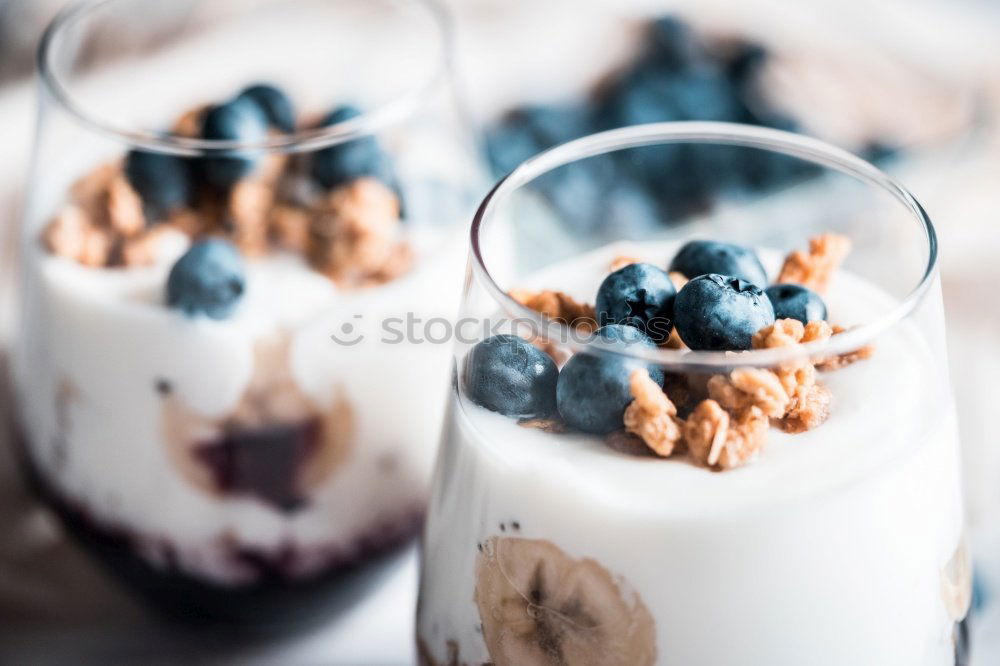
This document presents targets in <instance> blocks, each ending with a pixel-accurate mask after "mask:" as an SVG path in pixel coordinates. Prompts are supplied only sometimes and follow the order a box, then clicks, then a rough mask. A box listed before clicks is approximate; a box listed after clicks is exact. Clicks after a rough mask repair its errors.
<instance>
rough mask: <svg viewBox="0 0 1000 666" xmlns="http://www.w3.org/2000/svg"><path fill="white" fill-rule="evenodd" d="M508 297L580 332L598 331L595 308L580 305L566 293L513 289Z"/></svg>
mask: <svg viewBox="0 0 1000 666" xmlns="http://www.w3.org/2000/svg"><path fill="white" fill-rule="evenodd" d="M508 295H509V296H510V297H511V298H513V299H514V300H515V301H517V302H518V303H520V304H521V305H523V306H525V307H528V308H531V309H532V310H534V311H535V312H538V313H539V314H543V315H545V316H546V317H548V318H549V319H555V320H557V321H562V322H564V323H566V324H567V325H569V326H572V327H574V328H576V329H577V330H578V331H581V332H584V333H590V332H593V331H596V330H597V312H596V311H595V310H594V306H593V305H589V304H587V303H580V302H579V301H577V300H576V299H574V298H573V297H572V296H570V295H569V294H566V293H564V292H561V291H549V290H546V291H530V290H528V289H512V290H511V291H510V293H509V294H508Z"/></svg>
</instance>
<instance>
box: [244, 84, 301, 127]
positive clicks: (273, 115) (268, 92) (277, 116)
mask: <svg viewBox="0 0 1000 666" xmlns="http://www.w3.org/2000/svg"><path fill="white" fill-rule="evenodd" d="M242 98H246V99H249V100H250V101H251V102H253V103H254V104H256V105H257V106H258V107H259V108H260V110H261V111H263V112H264V116H265V117H266V118H267V122H268V124H269V125H270V126H271V127H274V128H277V129H279V130H281V131H282V132H294V131H295V110H294V108H293V107H292V102H291V100H290V99H288V95H286V94H285V93H284V92H283V91H282V90H281V89H279V88H276V87H275V86H272V85H269V84H267V83H258V84H256V85H253V86H250V87H249V88H246V89H245V90H244V91H243V92H241V93H240V94H239V98H238V99H242Z"/></svg>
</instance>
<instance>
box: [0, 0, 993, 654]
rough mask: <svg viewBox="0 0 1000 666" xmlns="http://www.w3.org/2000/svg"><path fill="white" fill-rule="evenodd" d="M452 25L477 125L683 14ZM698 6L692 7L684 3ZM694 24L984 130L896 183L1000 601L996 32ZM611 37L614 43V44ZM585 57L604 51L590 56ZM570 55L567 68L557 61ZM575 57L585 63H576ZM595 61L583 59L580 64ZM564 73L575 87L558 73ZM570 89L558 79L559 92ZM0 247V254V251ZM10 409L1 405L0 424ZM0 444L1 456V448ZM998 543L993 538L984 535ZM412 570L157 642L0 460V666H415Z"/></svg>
mask: <svg viewBox="0 0 1000 666" xmlns="http://www.w3.org/2000/svg"><path fill="white" fill-rule="evenodd" d="M450 4H454V5H456V8H457V11H458V14H459V18H460V27H461V32H460V49H459V54H460V58H459V66H460V70H461V72H462V75H463V81H464V83H465V88H466V90H467V91H468V93H469V95H470V98H471V100H472V103H473V106H474V107H475V109H476V110H477V111H478V113H479V114H480V115H488V114H489V113H490V112H491V111H492V110H494V109H496V108H497V107H498V106H501V105H502V104H503V103H504V102H506V101H507V100H511V99H520V98H524V97H546V96H549V95H556V96H558V95H560V94H562V93H565V92H569V91H572V90H574V89H577V88H579V87H580V84H579V82H580V81H584V80H589V79H592V78H593V77H594V76H596V75H598V74H599V73H601V72H603V71H604V70H605V69H606V67H607V63H608V62H609V61H614V60H617V59H620V58H622V57H624V56H625V54H626V53H627V51H628V49H629V43H630V42H629V33H628V32H627V30H624V29H623V27H624V26H625V24H623V23H622V22H621V21H620V19H619V17H620V16H621V14H622V13H623V12H625V13H632V12H635V11H643V10H648V9H650V8H654V7H655V8H663V7H670V6H675V5H677V4H678V3H664V2H652V1H646V2H643V1H629V2H621V3H611V2H598V1H596V0H588V1H585V2H572V0H546V1H543V2H521V3H511V2H506V1H502V0H485V1H478V0H477V1H476V2H460V1H459V0H453V2H452V3H450ZM680 4H688V5H690V4H693V3H680ZM698 4H699V6H700V7H701V9H700V10H699V11H700V12H702V13H703V15H707V16H709V17H714V20H716V21H721V22H723V23H730V24H731V23H739V24H741V25H748V26H751V28H750V29H751V31H752V32H753V31H756V32H760V33H761V34H766V35H769V36H771V37H773V38H780V37H787V38H788V39H790V40H792V41H795V40H796V39H797V40H798V41H799V42H802V41H803V39H805V41H816V42H817V43H821V44H822V43H837V41H838V39H840V40H841V43H844V41H845V40H846V43H850V42H851V41H852V40H853V41H854V42H856V43H857V44H858V46H859V48H860V47H861V46H865V47H868V46H871V45H872V44H878V45H880V46H881V47H885V48H887V49H890V50H891V51H893V52H894V53H897V54H906V57H907V58H911V59H917V60H920V61H921V62H923V63H924V64H925V65H927V66H930V67H931V68H932V69H933V70H934V71H936V72H938V74H939V75H941V76H943V77H946V78H948V79H949V80H958V79H961V80H963V81H966V82H967V83H968V84H969V85H971V86H975V88H976V89H977V90H978V91H979V92H980V93H981V95H982V103H983V110H982V121H981V123H980V125H979V127H978V129H977V130H976V132H975V134H974V135H972V136H971V137H970V138H968V139H967V140H965V141H960V142H953V143H949V144H947V145H946V146H943V147H942V146H938V147H935V148H934V149H933V150H930V151H927V152H926V153H923V154H918V156H917V157H916V158H915V159H914V160H912V161H910V162H909V163H907V164H904V165H901V167H900V168H899V171H898V173H897V175H898V176H899V177H900V179H901V180H903V182H905V183H906V184H907V185H908V186H909V187H910V188H911V189H912V190H913V191H914V192H915V193H916V194H917V196H918V198H920V199H921V201H922V202H923V203H924V204H925V205H926V207H927V208H928V210H929V212H930V214H931V216H932V218H934V219H935V220H936V223H937V225H938V229H939V232H940V235H941V240H942V277H943V285H944V289H945V297H946V300H947V304H948V325H949V335H950V354H951V363H952V367H953V375H954V385H955V389H956V392H957V395H958V403H959V415H960V418H961V422H962V423H961V426H962V431H963V441H964V445H965V447H966V451H965V459H966V471H967V490H968V493H969V497H970V499H971V502H970V508H971V513H970V519H971V521H970V523H971V526H972V533H973V542H974V547H975V550H976V554H977V565H978V568H979V571H980V574H981V576H982V578H983V580H984V582H985V583H986V585H987V588H988V589H989V588H992V589H995V590H996V594H995V595H994V596H996V597H997V598H998V599H1000V529H998V527H1000V512H998V509H1000V446H998V445H997V441H996V437H995V436H994V434H993V430H994V423H995V422H996V418H995V416H994V413H995V406H994V400H993V398H994V396H993V393H994V390H993V387H994V386H995V384H996V380H995V377H998V376H1000V351H998V345H997V342H998V341H1000V302H998V298H997V296H996V293H997V292H996V285H998V284H1000V223H998V218H1000V131H998V129H1000V128H998V125H1000V114H998V111H997V109H998V105H997V103H996V102H997V99H998V98H1000V96H997V94H996V93H997V91H1000V85H998V83H1000V74H998V72H1000V67H997V66H996V65H997V64H998V63H997V62H996V61H995V59H997V58H998V57H1000V54H998V53H997V52H996V46H995V45H996V43H997V39H996V38H997V36H1000V27H998V25H1000V23H998V22H997V20H996V19H997V16H996V14H995V12H996V10H995V9H993V8H992V7H991V6H990V5H989V4H988V3H975V2H968V3H948V4H945V3H930V2H913V1H911V2H904V1H902V0H899V1H896V0H888V1H885V2H880V3H870V2H844V1H843V0H841V1H839V2H832V1H827V0H809V1H808V2H799V3H791V2H777V1H776V0H761V1H758V2H753V3H751V2H737V3H733V2H721V0H720V1H718V2H702V3H698ZM609 35H610V36H609ZM594 44H600V46H601V48H600V49H595V48H594ZM566 53H573V54H574V58H572V59H569V60H567V58H566V57H565V54H566ZM577 55H579V57H576V56H577ZM588 56H589V57H588ZM567 62H571V63H573V71H569V70H567V69H566V67H567ZM564 73H565V74H566V76H562V74H564ZM33 101H34V100H33V89H32V86H31V85H30V84H18V85H14V86H10V87H8V88H7V89H6V90H4V89H0V121H2V122H0V224H2V225H3V226H0V231H2V232H3V234H4V236H6V235H7V234H8V233H9V231H10V230H11V226H12V224H13V223H14V221H15V220H16V216H17V210H18V205H19V200H20V195H21V193H22V192H23V186H22V182H23V174H24V170H25V168H26V161H27V157H28V154H29V148H30V128H31V118H32V113H33ZM0 238H3V236H0ZM8 250H9V243H0V336H2V335H3V333H4V329H5V328H9V326H10V325H11V323H12V318H11V315H10V313H9V312H8V311H5V310H2V308H4V307H7V304H8V303H9V298H6V297H5V296H4V295H3V293H2V290H3V289H4V288H5V285H6V284H8V282H7V280H5V278H6V277H8V276H7V275H6V273H7V271H8V270H9V268H10V264H11V261H10V256H9V254H6V252H7V251H8ZM4 404H5V401H0V407H2V406H3V405H4ZM2 444H4V443H3V442H0V445H2ZM995 525H997V526H996V527H995ZM416 576H417V568H416V556H415V553H414V552H412V551H411V552H410V553H409V554H408V555H407V556H406V557H405V558H403V559H402V560H401V561H400V562H399V563H398V565H397V567H396V568H395V569H394V570H393V571H392V572H391V574H390V575H389V577H388V578H387V579H386V581H385V584H384V585H383V586H382V587H381V588H380V589H379V590H378V591H377V592H376V593H375V594H374V595H372V596H371V597H370V598H369V599H368V600H366V601H365V602H364V603H363V604H361V605H359V606H358V607H357V608H356V609H354V611H353V612H352V613H350V614H348V615H345V616H343V617H339V618H335V619H333V620H332V621H331V622H330V623H328V624H327V625H325V626H323V627H321V628H319V629H315V630H312V631H310V632H307V633H305V634H302V635H299V636H294V637H289V638H287V639H284V640H282V641H277V642H272V643H268V644H266V645H248V644H246V643H245V641H243V640H233V639H232V638H229V637H225V636H223V635H221V634H219V633H217V632H212V633H194V634H192V633H190V632H185V631H181V630H179V629H177V628H176V627H171V626H168V625H163V624H161V623H160V622H159V621H158V620H156V619H155V618H153V617H152V616H150V615H148V614H147V613H146V612H145V611H144V610H143V609H142V608H140V607H139V606H137V605H136V604H135V603H134V602H133V601H132V600H131V599H129V598H128V597H127V596H126V595H124V594H122V593H121V592H120V591H119V590H118V589H117V588H115V587H114V586H112V585H110V584H109V582H108V581H107V579H106V578H105V576H104V575H103V573H101V572H99V571H97V570H96V569H95V568H93V567H92V566H91V565H90V563H89V562H88V561H86V560H85V559H83V558H82V557H81V556H80V554H79V553H78V552H77V551H76V550H75V549H74V548H73V547H72V545H70V544H68V543H67V542H66V541H65V540H64V538H63V537H62V535H61V534H60V532H59V530H58V528H57V527H56V526H55V525H54V523H53V522H52V521H51V519H50V518H49V517H48V515H47V514H46V513H45V512H43V511H41V510H40V509H38V508H37V507H36V506H35V505H34V504H33V503H32V502H31V501H30V500H29V499H28V498H27V497H26V496H25V494H24V493H23V490H22V489H21V487H20V485H19V483H18V481H17V478H16V470H15V468H14V466H13V462H12V460H11V459H10V454H9V447H7V446H0V663H29V662H30V663H70V662H73V663H92V662H103V663H123V662H135V661H138V660H140V659H141V660H142V661H143V662H145V663H173V662H176V661H180V660H182V659H183V660H187V661H193V662H194V663H201V662H208V661H211V662H212V663H236V662H238V663H261V664H279V663H280V664H313V663H344V664H363V663H369V664H401V663H410V661H411V660H412V614H413V608H414V603H415V586H416ZM976 619H977V623H976V624H974V634H975V642H976V648H977V650H976V652H974V655H975V662H974V663H976V664H982V665H990V664H997V663H1000V603H997V604H988V605H987V606H986V607H985V609H984V610H983V612H982V613H981V614H980V615H979V616H978V617H977V618H976Z"/></svg>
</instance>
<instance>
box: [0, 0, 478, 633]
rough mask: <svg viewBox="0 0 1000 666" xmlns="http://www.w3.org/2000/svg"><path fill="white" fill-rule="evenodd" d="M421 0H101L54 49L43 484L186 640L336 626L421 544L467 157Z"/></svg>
mask: <svg viewBox="0 0 1000 666" xmlns="http://www.w3.org/2000/svg"><path fill="white" fill-rule="evenodd" d="M451 42H452V35H451V27H450V23H449V21H448V18H447V16H446V15H445V14H444V12H443V10H442V9H441V8H440V7H439V6H438V5H437V4H436V3H435V2H433V1H432V0H329V1H325V2H315V1H313V0H292V1H288V0H280V1H279V0H262V1H258V2H253V3H246V2H242V1H233V0H195V1H187V2H176V3H162V2H156V1H155V0H93V1H83V2H76V3H73V4H72V5H71V6H70V7H69V8H68V9H66V10H65V11H64V12H63V13H62V14H61V15H60V16H59V17H58V18H57V19H56V20H55V22H54V23H53V24H52V26H51V27H50V28H49V29H48V31H47V33H46V35H45V38H44V41H43V43H42V45H41V49H40V53H39V66H40V86H39V89H40V91H41V92H40V95H41V96H40V109H39V124H38V130H37V137H36V145H35V159H34V168H33V171H32V174H31V181H30V191H29V197H28V199H29V206H28V210H27V214H26V217H25V221H24V226H23V228H22V234H21V235H22V239H23V242H22V247H21V257H20V259H21V261H20V264H21V266H20V269H21V270H20V273H21V279H20V282H19V288H20V305H21V313H20V321H19V332H18V334H17V340H16V349H15V354H14V358H13V374H14V386H15V389H16V391H15V392H16V398H17V400H18V405H19V411H18V424H17V427H18V430H19V434H20V442H21V447H20V448H21V451H22V453H23V459H24V462H25V467H26V469H27V470H28V473H29V476H30V478H31V480H32V481H33V484H34V486H35V488H36V489H37V491H38V493H39V494H40V495H41V497H42V498H43V499H44V500H45V501H46V502H47V503H48V504H49V506H50V507H52V508H53V509H54V510H55V511H56V513H58V515H59V517H60V518H61V519H62V522H63V524H64V526H65V527H66V529H67V531H68V532H69V533H70V534H71V535H73V536H74V537H75V538H76V539H77V540H78V541H79V542H80V543H81V544H82V545H83V546H84V547H85V548H86V549H87V550H88V551H89V552H91V553H92V554H94V555H95V556H96V557H97V558H98V559H99V560H101V561H102V562H104V563H105V564H106V565H107V568H108V569H109V571H110V572H111V573H112V574H114V575H115V576H117V577H118V578H120V579H122V580H124V581H125V582H126V583H127V584H128V585H130V586H131V587H132V588H134V589H136V590H138V591H140V592H141V593H143V594H144V595H145V596H146V597H147V598H148V599H150V600H151V601H153V602H154V603H155V604H157V605H158V606H159V607H161V608H165V609H168V610H171V611H174V612H176V613H178V614H180V615H183V616H184V617H188V618H190V617H199V618H200V617H208V618H215V619H222V620H226V621H231V622H237V623H255V624H257V623H262V624H272V623H275V624H289V623H295V622H297V621H298V618H300V617H302V616H304V615H307V614H311V613H312V612H313V611H321V610H326V609H328V608H340V607H343V606H344V605H345V604H346V603H349V602H350V601H351V600H352V599H354V598H355V597H356V596H357V595H358V594H359V593H361V592H362V591H364V589H365V588H366V587H369V585H368V581H370V580H375V579H376V577H374V576H369V573H370V572H375V571H379V570H384V567H382V566H374V565H376V564H382V563H387V562H391V561H393V554H394V553H397V552H399V551H400V549H401V548H402V547H403V546H404V545H406V544H408V543H411V542H412V540H413V538H414V537H415V536H416V535H417V533H418V532H419V530H420V526H421V523H422V516H423V513H424V510H425V503H426V493H427V484H428V482H429V477H430V473H431V469H432V465H433V456H434V451H435V448H436V445H437V441H438V432H439V428H440V424H441V417H442V413H443V411H444V404H445V400H444V398H445V394H446V389H447V385H448V370H447V367H448V360H449V354H448V350H447V349H446V348H443V347H440V346H438V347H435V346H432V345H418V344H415V343H413V341H412V340H410V339H398V340H396V339H393V340H390V341H389V343H387V344H383V343H382V340H380V339H376V338H375V336H374V335H373V332H378V329H377V328H376V324H378V323H379V322H382V321H384V320H387V319H390V318H401V319H405V317H406V316H407V315H412V316H416V317H422V318H424V319H427V318H432V317H437V316H441V317H447V316H450V315H451V314H452V313H453V310H454V308H455V307H457V302H458V297H459V291H460V289H459V287H458V285H457V284H456V282H455V281H454V280H453V279H452V275H453V274H454V273H456V272H458V273H460V271H461V266H462V261H463V248H462V243H461V241H460V239H458V238H457V236H456V233H455V231H456V230H457V229H458V226H459V223H460V222H461V220H462V219H463V217H465V216H466V215H467V211H468V210H470V209H471V208H472V206H473V205H474V203H475V201H474V199H473V198H472V196H473V195H474V194H475V193H476V192H477V191H478V188H479V186H480V185H481V182H480V180H479V174H480V172H479V169H478V162H477V159H476V157H475V152H474V146H473V141H472V140H471V139H470V135H469V134H468V133H467V131H466V125H465V123H464V119H463V116H462V114H461V113H460V109H459V108H458V106H457V105H456V97H455V95H454V90H453V87H452V80H451V71H450V68H451V56H452V50H451Z"/></svg>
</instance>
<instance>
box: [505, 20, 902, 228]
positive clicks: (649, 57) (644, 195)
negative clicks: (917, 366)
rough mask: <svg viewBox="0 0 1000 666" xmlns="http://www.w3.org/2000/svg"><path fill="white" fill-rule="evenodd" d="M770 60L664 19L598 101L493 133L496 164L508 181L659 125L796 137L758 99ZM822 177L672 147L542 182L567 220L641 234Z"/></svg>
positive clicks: (562, 171) (738, 152)
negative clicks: (715, 203) (681, 123)
mask: <svg viewBox="0 0 1000 666" xmlns="http://www.w3.org/2000/svg"><path fill="white" fill-rule="evenodd" d="M767 57H768V54H767V51H766V50H765V49H764V48H763V47H762V46H760V45H758V44H753V43H746V42H744V43H733V44H729V45H727V46H726V47H725V48H722V47H719V48H712V46H711V45H709V44H706V43H705V42H703V41H702V40H699V39H698V38H697V36H696V35H695V34H694V32H693V31H692V30H691V28H690V27H689V26H687V25H686V24H685V23H683V22H681V21H679V20H678V19H676V18H673V17H665V18H661V19H658V20H656V21H653V22H652V23H651V24H650V26H649V28H648V33H647V38H646V42H645V47H644V49H643V52H642V54H641V55H640V57H639V58H638V59H637V60H636V61H635V62H633V63H632V64H631V65H630V66H629V67H628V68H627V69H626V70H625V71H623V72H621V73H620V74H619V75H618V76H616V77H615V78H614V79H613V80H611V81H610V82H609V83H607V84H606V85H603V86H601V87H600V88H599V89H598V90H596V91H595V92H594V94H593V95H591V96H590V98H588V99H585V100H581V101H579V102H577V103H571V104H564V105H532V106H524V107H520V108H517V109H514V110H512V111H511V112H509V113H508V114H507V115H506V116H505V117H504V118H503V119H502V120H501V122H500V123H499V124H498V125H497V126H495V127H493V128H492V129H491V130H490V131H489V132H488V135H487V151H488V153H489V156H490V160H491V162H492V165H493V167H494V170H495V171H496V173H497V174H498V175H503V174H506V173H508V172H509V171H511V170H512V169H513V168H514V167H516V166H517V165H518V164H520V163H521V162H522V161H524V160H525V159H527V158H529V157H531V156H532V155H535V154H537V153H538V152H540V151H542V150H545V149H547V148H550V147H552V146H555V145H557V144H560V143H564V142H566V141H569V140H571V139H576V138H579V137H581V136H584V135H587V134H591V133H593V132H599V131H603V130H607V129H612V128H616V127H624V126H628V125H635V124H641V123H651V122H662V121H676V120H712V121H727V122H736V123H747V124H752V125H761V126H766V127H772V128H777V129H783V130H788V131H796V130H797V129H798V127H797V124H796V122H795V121H794V120H793V119H791V118H789V117H787V116H785V115H782V114H780V113H778V112H776V111H774V110H773V109H772V108H769V106H768V105H767V103H766V100H764V99H763V98H762V96H761V95H760V94H759V90H758V88H759V86H758V78H759V77H758V73H759V72H760V69H761V66H762V65H763V64H764V63H765V62H766V60H767ZM872 150H876V151H882V150H884V149H881V148H879V147H875V146H873V147H872ZM816 172H817V167H815V165H812V164H811V163H809V162H805V161H803V160H799V159H796V158H792V157H788V156H785V155H781V154H777V153H770V152H766V151H761V150H751V149H746V148H740V147H735V146H712V145H696V144H668V145H660V146H649V147H643V148H632V149H628V150H622V151H618V152H616V153H612V154H610V155H607V156H602V157H594V158H589V159H586V160H583V161H580V162H576V163H572V164H569V165H566V166H563V167H560V168H558V169H556V170H554V171H552V172H550V173H548V174H545V175H544V176H542V177H541V178H539V179H538V180H536V181H535V182H534V186H535V187H536V188H537V190H538V191H539V192H540V193H541V194H542V195H543V196H544V197H545V198H546V199H547V200H548V201H549V202H550V203H551V204H552V206H553V207H554V208H555V210H556V211H557V212H558V213H559V214H560V216H561V217H562V218H564V219H565V220H566V221H567V223H568V224H571V225H574V226H576V227H578V228H583V229H587V230H595V229H599V228H600V226H601V225H609V228H610V227H613V228H616V229H619V230H621V229H623V228H624V229H630V228H637V229H640V230H642V229H648V228H651V227H655V226H657V225H661V224H663V223H664V222H669V220H670V219H671V218H676V217H678V216H682V215H686V214H688V213H691V212H692V211H697V210H702V209H704V208H705V207H707V206H708V205H710V204H711V201H712V200H713V199H714V198H715V197H716V196H717V195H718V194H720V193H722V192H729V193H733V192H740V191H744V192H759V191H765V190H770V189H773V188H775V187H777V186H780V185H784V184H787V183H790V182H794V181H796V180H800V179H803V178H806V177H809V176H811V175H814V174H815V173H816Z"/></svg>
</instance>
